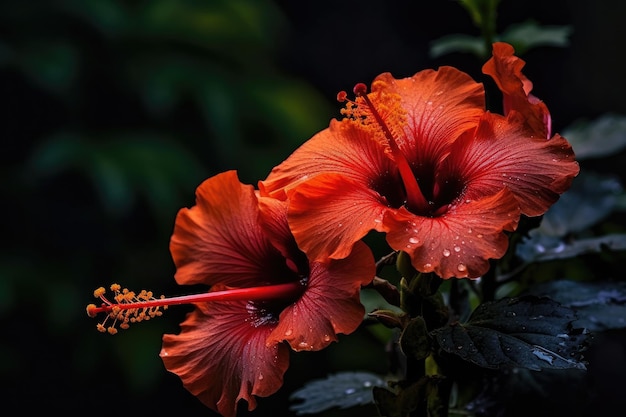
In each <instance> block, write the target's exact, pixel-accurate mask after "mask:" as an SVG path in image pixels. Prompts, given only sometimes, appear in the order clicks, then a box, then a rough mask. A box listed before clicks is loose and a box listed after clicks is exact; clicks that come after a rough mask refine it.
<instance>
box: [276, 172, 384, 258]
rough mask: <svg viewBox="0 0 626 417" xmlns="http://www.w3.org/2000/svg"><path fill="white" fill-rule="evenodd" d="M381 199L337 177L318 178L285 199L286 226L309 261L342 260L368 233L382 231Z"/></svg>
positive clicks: (303, 185) (321, 176) (342, 177)
mask: <svg viewBox="0 0 626 417" xmlns="http://www.w3.org/2000/svg"><path fill="white" fill-rule="evenodd" d="M386 210H388V207H387V204H386V201H385V199H384V197H382V196H381V195H380V194H378V193H377V192H376V191H374V190H372V189H370V188H368V187H367V183H365V184H363V183H359V182H356V181H354V180H352V179H350V178H346V177H344V176H342V175H339V174H324V175H318V176H316V177H314V178H313V179H311V180H309V181H307V182H304V183H302V184H300V185H299V186H298V187H297V188H296V189H294V190H293V192H292V193H291V194H290V196H289V212H288V219H289V226H290V228H291V232H292V233H293V235H294V237H295V238H296V241H297V242H298V246H299V247H300V248H301V249H302V250H303V251H304V252H305V253H306V254H307V256H308V258H309V260H311V261H321V262H323V261H325V260H327V259H328V258H331V259H342V258H345V257H346V256H348V255H349V254H350V252H351V251H352V246H353V245H354V243H355V242H357V241H358V240H360V239H361V238H362V237H364V236H365V235H366V234H367V233H368V232H369V231H371V230H378V231H383V229H382V219H383V214H384V212H385V211H386Z"/></svg>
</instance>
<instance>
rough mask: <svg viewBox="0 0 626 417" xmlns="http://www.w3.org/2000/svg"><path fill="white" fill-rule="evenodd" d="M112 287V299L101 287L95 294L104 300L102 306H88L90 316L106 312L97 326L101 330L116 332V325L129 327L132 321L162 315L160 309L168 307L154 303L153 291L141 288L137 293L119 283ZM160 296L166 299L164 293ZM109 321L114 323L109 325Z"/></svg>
mask: <svg viewBox="0 0 626 417" xmlns="http://www.w3.org/2000/svg"><path fill="white" fill-rule="evenodd" d="M110 289H111V291H112V292H113V299H112V301H109V300H108V299H107V298H106V297H105V292H106V291H105V289H104V288H103V287H100V288H98V289H97V290H95V291H94V295H95V296H96V297H97V298H100V299H101V300H102V304H101V306H100V307H98V306H97V305H95V304H89V305H88V306H87V315H89V316H90V317H95V316H96V315H98V314H99V313H104V314H106V317H105V318H104V320H103V321H102V322H101V323H99V324H98V326H97V329H98V331H100V332H108V333H109V334H116V333H117V329H116V326H118V327H119V328H120V329H127V328H128V327H129V326H130V323H135V322H139V321H142V320H149V319H150V318H152V317H157V316H161V315H162V312H161V311H160V310H161V309H165V308H167V306H158V305H154V302H155V301H157V299H156V298H154V294H153V293H152V291H146V290H141V291H140V292H139V293H135V292H134V291H130V290H129V289H128V288H122V287H121V286H120V285H119V284H113V285H111V286H110ZM160 298H161V299H164V298H165V296H164V295H162V296H161V297H160ZM107 321H110V322H112V323H111V324H110V325H107Z"/></svg>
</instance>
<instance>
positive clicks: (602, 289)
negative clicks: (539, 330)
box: [529, 280, 626, 332]
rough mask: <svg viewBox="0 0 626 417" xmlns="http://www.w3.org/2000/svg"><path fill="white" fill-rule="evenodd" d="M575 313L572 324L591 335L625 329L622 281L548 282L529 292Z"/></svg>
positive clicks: (624, 285)
mask: <svg viewBox="0 0 626 417" xmlns="http://www.w3.org/2000/svg"><path fill="white" fill-rule="evenodd" d="M529 293H531V294H534V295H538V296H548V297H551V298H553V299H554V300H557V301H558V302H559V303H561V304H562V305H564V306H567V307H570V308H572V309H573V310H575V311H576V316H577V317H578V320H576V321H575V322H574V323H573V325H575V326H577V327H584V328H586V329H588V330H590V331H592V332H595V331H603V330H609V329H623V328H626V282H574V281H569V280H558V281H550V282H546V283H542V284H539V285H537V286H535V287H533V288H531V290H530V291H529Z"/></svg>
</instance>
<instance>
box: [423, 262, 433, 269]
mask: <svg viewBox="0 0 626 417" xmlns="http://www.w3.org/2000/svg"><path fill="white" fill-rule="evenodd" d="M432 267H433V264H430V263H428V264H424V269H429V268H432Z"/></svg>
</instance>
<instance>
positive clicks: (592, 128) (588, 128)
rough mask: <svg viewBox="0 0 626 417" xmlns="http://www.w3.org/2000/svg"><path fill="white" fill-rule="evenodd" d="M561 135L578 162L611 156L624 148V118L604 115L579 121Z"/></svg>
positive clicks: (625, 138)
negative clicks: (565, 139)
mask: <svg viewBox="0 0 626 417" xmlns="http://www.w3.org/2000/svg"><path fill="white" fill-rule="evenodd" d="M562 135H563V136H564V137H565V138H567V140H568V141H569V142H570V143H571V144H572V147H573V148H574V152H576V158H577V159H579V160H582V159H587V158H599V157H603V156H608V155H613V154H615V153H617V152H620V151H621V150H623V149H624V147H626V116H621V115H617V114H605V115H603V116H600V117H598V118H597V119H595V120H593V121H589V120H580V121H578V122H576V123H575V124H573V125H572V126H570V127H568V128H567V129H565V130H563V132H562Z"/></svg>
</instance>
